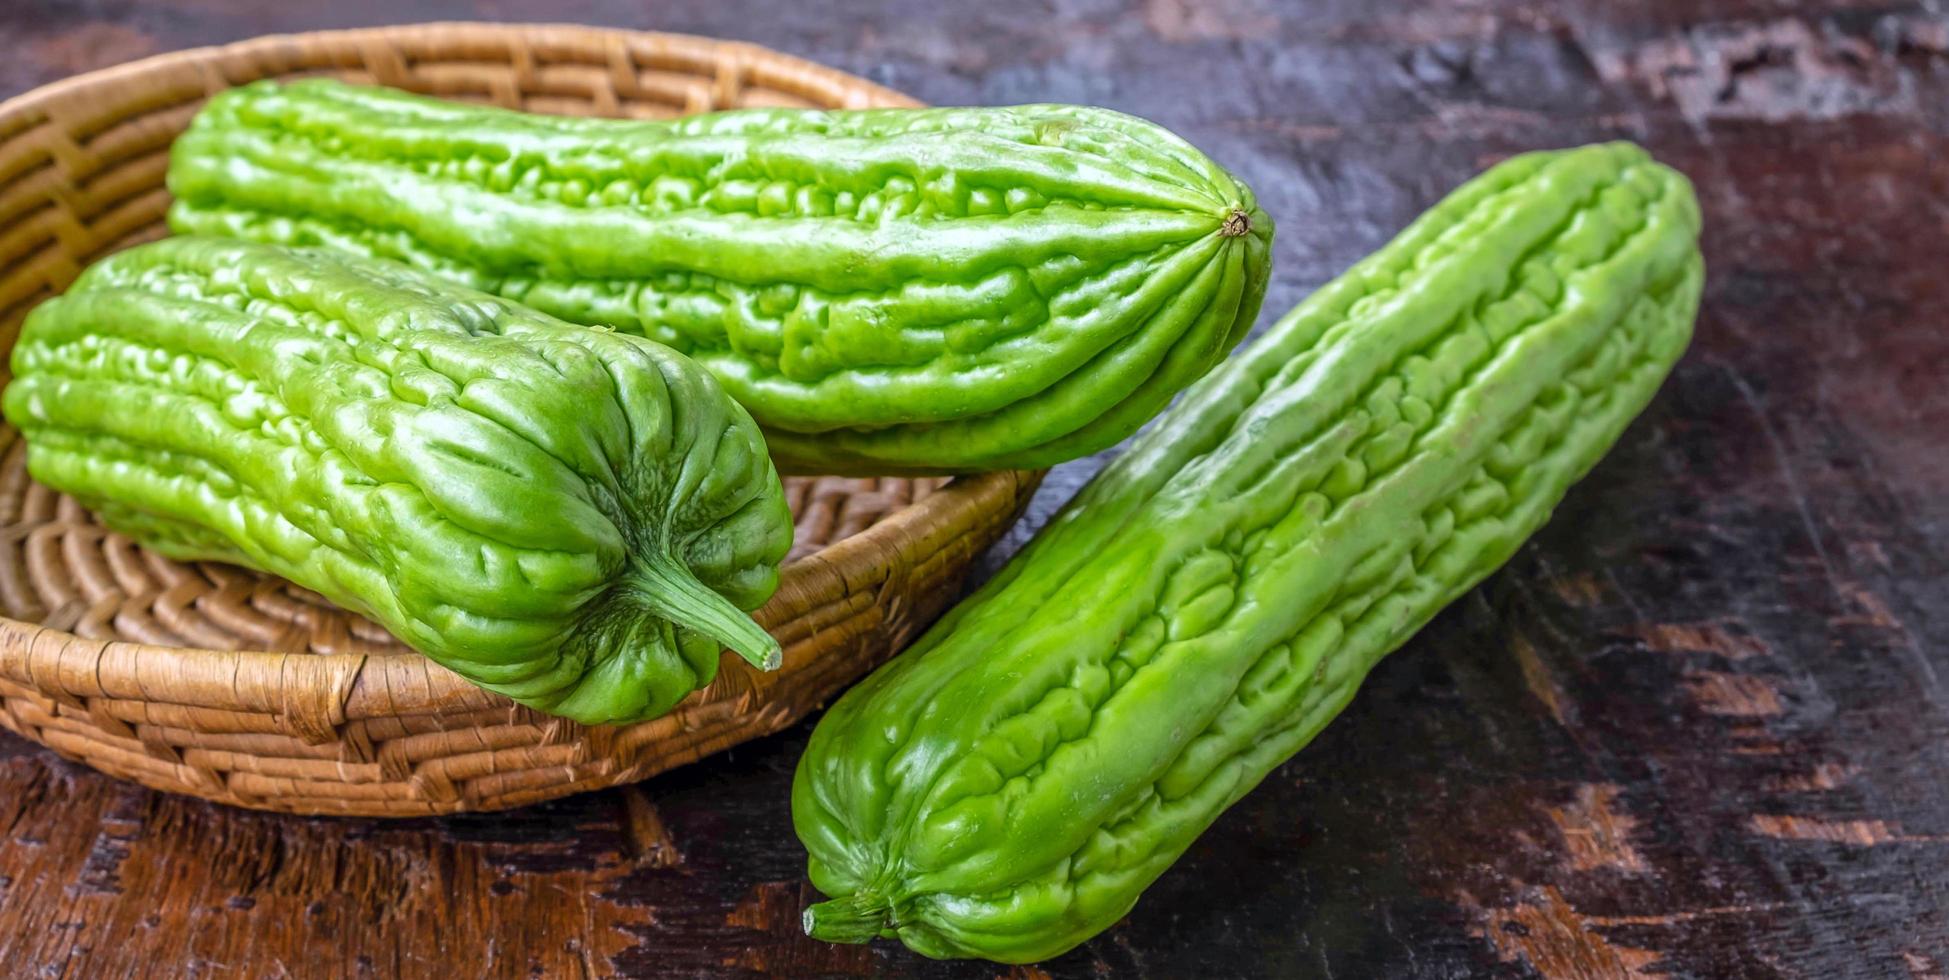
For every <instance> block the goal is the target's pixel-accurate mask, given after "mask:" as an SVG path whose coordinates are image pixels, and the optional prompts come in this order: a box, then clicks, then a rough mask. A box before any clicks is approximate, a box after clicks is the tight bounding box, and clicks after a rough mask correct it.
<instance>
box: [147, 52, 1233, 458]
mask: <svg viewBox="0 0 1949 980" xmlns="http://www.w3.org/2000/svg"><path fill="white" fill-rule="evenodd" d="M169 186H170V190H171V191H172V192H174V194H175V195H176V197H177V198H178V203H177V205H176V206H175V208H174V209H173V210H172V211H171V213H170V221H171V224H172V225H173V226H174V227H175V228H176V229H177V230H178V231H189V232H200V233H211V234H222V235H229V236H235V237H241V238H249V239H257V240H263V241H274V242H281V243H285V244H295V245H330V246H332V247H335V248H339V249H344V250H350V251H354V252H359V253H363V254H369V255H377V256H382V257H386V258H393V259H399V260H403V261H405V262H408V263H410V264H412V265H415V266H417V267H420V268H423V269H427V270H431V271H435V272H438V273H440V274H441V275H443V276H446V277H448V278H451V279H454V280H456V281H459V282H463V283H466V284H468V285H470V286H473V287H475V288H478V289H483V290H486V291H488V292H494V293H499V294H501V295H504V296H507V297H510V298H512V299H516V300H519V301H521V302H523V303H526V304H528V305H530V306H533V307H535V308H536V309H539V310H542V311H544V312H547V313H550V314H553V315H555V316H558V317H561V318H563V319H566V320H572V321H575V322H578V323H592V324H605V325H612V326H614V327H616V328H617V329H619V330H624V331H627V332H631V333H641V334H644V335H645V336H648V337H650V338H651V339H653V340H656V341H659V342H661V343H663V344H666V345H668V346H670V347H672V348H675V349H676V350H678V351H681V352H683V353H684V354H687V355H689V356H690V357H692V358H695V359H696V360H697V361H698V362H699V363H701V364H703V365H704V366H705V367H707V368H709V369H710V370H711V372H712V373H713V374H715V375H716V376H717V377H718V379H719V380H720V381H721V382H722V383H723V384H724V386H725V387H726V388H727V389H728V390H729V391H730V392H731V394H732V396H733V397H735V398H736V399H737V400H738V401H739V402H741V403H742V404H743V405H744V406H745V407H746V408H747V409H749V410H750V411H751V414H752V415H753V417H755V418H756V419H757V420H758V421H759V423H760V424H761V425H763V426H764V427H765V429H766V432H767V435H768V436H769V438H770V442H771V448H772V452H773V455H774V456H775V457H776V458H777V459H778V461H779V465H780V466H782V467H785V468H786V469H787V470H796V471H819V472H857V473H869V474H880V473H947V472H969V471H977V470H989V469H1000V468H1008V467H1039V466H1047V465H1050V464H1053V463H1057V462H1061V461H1063V460H1066V459H1073V458H1075V457H1078V456H1083V455H1087V454H1089V453H1091V452H1094V451H1096V450H1098V449H1102V448H1104V447H1106V446H1109V445H1112V444H1114V443H1116V442H1118V441H1119V440H1121V439H1123V438H1124V437H1125V436H1128V435H1129V434H1130V433H1132V432H1134V431H1136V429H1137V428H1138V427H1139V426H1141V425H1142V424H1143V423H1144V422H1146V421H1148V420H1149V419H1150V418H1151V417H1152V416H1153V415H1155V414H1156V413H1157V412H1158V411H1159V410H1160V409H1162V408H1163V407H1164V406H1165V404H1167V403H1168V402H1169V401H1170V399H1171V397H1172V396H1173V395H1174V394H1176V393H1177V392H1178V391H1179V390H1180V389H1181V388H1183V387H1184V386H1185V385H1187V384H1189V383H1190V382H1191V381H1193V380H1195V379H1196V378H1197V377H1199V376H1200V375H1202V374H1203V373H1204V372H1205V371H1207V370H1209V369H1210V368H1211V366H1212V365H1213V364H1215V363H1217V361H1218V360H1219V359H1220V358H1221V357H1222V356H1223V355H1224V354H1225V352H1227V351H1228V350H1230V349H1231V348H1232V346H1233V345H1235V344H1236V343H1237V342H1238V340H1239V339H1240V338H1241V337H1242V336H1243V335H1244V332H1245V330H1246V328H1247V327H1248V326H1249V325H1250V324H1251V322H1252V319H1253V318H1254V317H1255V316H1256V315H1257V312H1258V308H1259V301H1260V299H1261V298H1262V297H1263V294H1264V288H1265V282H1266V276H1267V269H1268V263H1269V261H1270V252H1269V245H1270V241H1271V237H1272V223H1271V221H1270V220H1268V219H1267V218H1266V217H1265V215H1264V214H1263V213H1261V212H1260V211H1259V210H1258V209H1257V207H1256V206H1255V205H1254V203H1253V198H1252V193H1251V191H1250V190H1249V189H1247V188H1246V187H1245V186H1244V185H1243V184H1240V183H1239V182H1238V181H1237V180H1235V179H1234V178H1232V177H1231V176H1230V175H1229V174H1227V173H1226V172H1225V171H1224V170H1223V169H1221V168H1220V167H1219V166H1218V165H1217V164H1215V163H1213V162H1212V161H1211V160H1209V159H1208V158H1206V157H1205V156H1204V155H1203V154H1200V153H1199V152H1198V151H1197V150H1196V149H1195V148H1193V147H1191V146H1190V145H1189V144H1187V143H1185V142H1184V141H1183V140H1181V139H1179V138H1177V137H1176V136H1173V135H1171V134H1170V133H1169V132H1167V131H1165V130H1164V129H1162V128H1160V127H1158V126H1155V125H1153V124H1151V123H1148V122H1145V121H1143V120H1140V119H1135V118H1132V117H1130V116H1125V115H1121V114H1119V113H1115V112H1110V111H1107V110H1102V109H1090V108H1080V107H1075V106H1049V105H1043V106H1018V107H1013V108H1002V109H928V110H912V109H891V110H862V111H848V112H816V111H804V110H742V111H736V112H725V113H718V114H714V115H704V116H695V117H691V118H687V119H682V120H677V121H674V122H629V121H617V120H605V119H570V118H561V117H551V116H537V115H525V114H521V113H514V112H507V111H503V110H497V109H486V108H479V107H474V106H463V105H458V104H454V103H447V102H439V101H434V100H430V99H424V98H420V97H417V96H412V95H407V94H404V93H400V92H394V91H388V90H384V89H371V88H358V87H352V86H346V85H343V84H339V83H335V82H328V81H309V82H301V83H296V84H286V85H279V84H276V83H268V82H267V83H258V84H255V85H249V86H245V87H242V88H239V89H235V90H232V91H229V92H226V93H224V94H222V95H219V96H217V97H216V98H215V99H213V100H212V101H211V102H210V104H209V106H208V107H207V108H205V109H204V110H203V112H202V113H201V114H200V115H199V116H198V117H197V119H196V121H195V122H194V123H193V124H192V125H191V127H190V129H189V131H188V132H187V133H186V134H184V135H183V137H182V138H181V139H179V140H178V141H177V142H176V146H175V150H174V156H173V159H172V162H171V165H170V171H169Z"/></svg>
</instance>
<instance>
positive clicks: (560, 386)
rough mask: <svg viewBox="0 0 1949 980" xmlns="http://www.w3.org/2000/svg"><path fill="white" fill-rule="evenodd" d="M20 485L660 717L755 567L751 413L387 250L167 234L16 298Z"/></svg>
mask: <svg viewBox="0 0 1949 980" xmlns="http://www.w3.org/2000/svg"><path fill="white" fill-rule="evenodd" d="M12 366H13V372H14V380H13V383H12V384H10V385H9V386H8V387H7V390H6V396H5V411H6V417H7V419H8V420H9V421H11V422H12V423H13V424H14V425H15V426H17V427H18V428H19V429H20V430H21V432H22V433H23V434H24V435H25V436H26V439H27V465H28V470H29V472H30V473H32V474H33V476H34V478H35V479H37V480H39V481H40V482H42V483H45V484H47V485H49V486H51V487H54V488H55V489H57V490H62V491H65V492H67V493H70V494H73V495H74V496H75V497H76V499H78V500H79V501H80V502H81V503H82V504H83V505H85V506H87V507H89V508H91V509H93V510H94V511H96V512H97V513H98V514H99V515H100V516H101V517H102V519H103V520H104V521H105V522H106V523H107V524H108V526H109V527H111V528H113V529H115V530H118V531H121V532H123V533H125V534H127V535H129V536H130V537H131V538H133V539H135V540H136V541H138V542H141V543H142V544H145V545H147V546H149V547H151V548H154V549H156V550H157V551H159V552H161V553H163V554H166V555H169V556H172V557H175V558H181V559H212V560H218V561H226V562H233V563H236V564H240V565H247V566H251V567H254V568H259V569H263V570H266V571H270V572H274V573H276V574H278V575H282V576H284V577H285V578H288V579H290V580H292V581H294V582H297V583H299V584H301V585H304V586H307V587H309V588H311V589H313V590H316V591H317V592H320V593H322V594H323V595H325V596H326V597H328V598H330V599H331V600H332V601H334V602H336V603H338V604H340V605H342V606H345V607H347V608H350V609H354V610H357V611H358V612H361V613H363V614H365V615H367V616H370V617H371V618H373V619H374V620H376V621H378V622H379V623H380V624H382V625H384V626H385V627H386V628H388V629H390V630H391V631H392V632H393V634H394V635H396V636H398V637H399V638H400V639H401V640H404V641H405V642H406V643H408V644H410V645H411V646H413V647H415V648H416V649H418V650H420V651H422V652H423V653H425V654H427V655H428V656H430V657H432V658H433V659H434V660H436V661H438V662H440V663H442V664H445V665H447V666H448V667H451V668H453V669H454V670H455V671H457V672H459V673H460V674H462V675H464V676H465V677H467V678H468V679H470V680H472V681H474V682H476V683H478V684H480V685H481V686H483V687H486V688H488V689H490V690H494V691H499V692H501V693H503V694H507V695H508V696H510V697H512V698H514V699H515V700H517V701H519V702H521V703H523V704H527V705H530V706H533V707H535V708H539V709H541V710H543V711H548V712H552V713H555V714H559V715H564V716H567V717H569V718H573V719H575V720H577V721H583V722H590V723H596V722H623V721H632V720H636V719H640V718H646V717H651V716H655V715H658V714H662V713H663V712H665V711H667V710H668V709H669V708H670V707H671V706H672V705H674V704H676V702H677V701H678V700H679V699H681V698H682V697H683V696H684V695H686V694H688V693H689V692H691V691H692V690H694V689H696V688H698V687H701V686H702V685H704V684H705V683H707V682H708V681H709V680H710V679H711V677H712V676H714V674H715V673H716V670H717V666H718V660H719V658H720V655H721V653H722V650H723V647H724V646H726V645H728V646H729V647H731V648H732V649H734V650H736V651H737V652H738V653H740V654H742V655H744V656H745V657H747V658H749V659H750V660H752V661H753V662H754V663H758V664H760V665H761V666H770V665H773V664H775V663H776V661H777V659H778V655H779V648H778V644H777V642H776V641H774V640H773V639H772V638H771V637H770V636H769V635H768V634H766V633H765V631H764V630H763V629H761V628H760V627H759V626H758V625H757V624H756V623H754V622H753V621H752V620H751V619H750V617H748V616H747V615H745V613H744V612H743V611H742V610H747V609H752V608H755V607H757V606H758V605H759V604H760V603H761V602H763V601H764V599H765V598H766V597H767V596H769V595H770V594H771V592H772V590H773V589H774V588H776V586H777V581H778V573H777V566H778V562H779V561H780V560H781V559H782V558H783V557H784V555H785V552H786V549H788V548H789V547H790V545H791V534H792V526H791V515H790V513H789V511H788V510H787V509H786V504H785V497H784V492H783V489H782V488H781V486H780V484H779V480H778V475H777V473H776V472H775V471H774V470H773V468H772V464H771V462H770V460H769V459H768V458H767V456H766V454H765V444H764V440H763V436H762V435H761V433H760V431H759V429H758V427H757V426H756V425H755V424H754V423H753V422H752V421H751V419H750V417H749V416H748V415H746V413H745V412H744V410H743V409H741V408H739V407H738V406H737V404H736V403H734V402H733V401H732V400H731V399H730V398H729V397H728V396H727V395H726V394H725V393H724V391H723V390H722V389H721V388H720V387H719V386H718V385H717V383H716V382H715V381H714V380H712V378H711V376H710V375H709V374H707V373H706V372H704V371H703V370H702V369H701V368H698V367H697V366H696V365H694V364H691V363H689V362H688V361H686V360H685V359H684V358H683V357H682V355H679V354H677V353H675V352H674V351H671V350H669V349H668V348H665V347H662V346H661V345H658V344H655V343H652V342H650V341H647V340H644V339H643V338H640V337H630V336H625V335H621V334H617V333H614V332H611V331H604V330H593V329H589V328H587V327H582V326H576V325H572V324H567V323H563V322H561V321H559V320H555V319H553V318H550V317H547V316H544V315H542V314H539V313H536V312H534V311H532V310H527V309H524V308H522V307H520V306H517V305H515V304H513V303H510V302H508V301H506V300H503V299H500V298H497V297H493V296H488V295H485V294H482V293H477V292H474V291H472V290H467V289H463V288H460V287H457V286H450V285H448V284H445V283H442V282H439V281H437V280H434V279H432V278H431V277H427V276H425V275H423V274H420V273H416V272H414V271H412V270H410V269H408V268H406V267H404V266H398V265H394V264H392V263H385V262H376V261H373V260H361V259H356V258H352V257H341V256H333V255H328V254H323V253H317V252H308V251H293V250H288V249H284V248H280V247H277V246H271V245H258V244H249V243H243V242H234V241H225V240H218V239H197V238H174V239H166V240H164V241H161V242H157V243H155V244H151V245H144V246H140V247H137V248H134V249H131V250H129V251H126V252H122V253H120V254H118V255H114V256H111V257H110V258H108V259H105V260H103V261H102V262H100V263H97V264H96V265H95V266H93V267H92V268H90V269H89V270H88V271H87V272H85V273H84V274H83V275H82V276H81V278H80V280H79V281H77V282H76V283H75V284H74V286H73V287H72V288H71V289H69V290H68V292H67V293H66V294H65V295H63V296H60V297H57V298H55V299H53V300H49V301H48V302H46V303H43V304H42V305H41V306H40V307H39V308H37V309H36V310H35V311H34V312H33V313H32V314H31V315H30V316H29V317H28V319H27V322H26V325H25V327H24V329H23V330H22V333H21V336H20V340H19V342H18V343H17V344H16V345H15V347H14V351H13V360H12Z"/></svg>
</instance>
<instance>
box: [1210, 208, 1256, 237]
mask: <svg viewBox="0 0 1949 980" xmlns="http://www.w3.org/2000/svg"><path fill="white" fill-rule="evenodd" d="M1251 233H1252V216H1251V215H1250V214H1248V213H1246V211H1245V209H1244V208H1242V207H1237V206H1234V207H1233V208H1232V213H1231V214H1228V215H1226V216H1225V223H1224V224H1222V225H1219V226H1218V235H1219V237H1220V238H1240V237H1243V236H1245V235H1249V234H1251Z"/></svg>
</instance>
